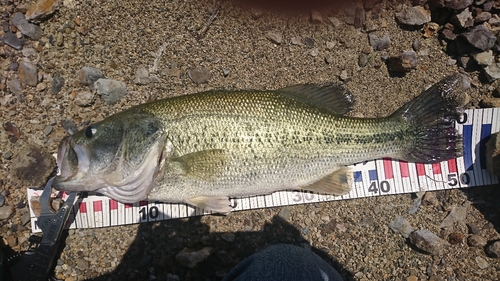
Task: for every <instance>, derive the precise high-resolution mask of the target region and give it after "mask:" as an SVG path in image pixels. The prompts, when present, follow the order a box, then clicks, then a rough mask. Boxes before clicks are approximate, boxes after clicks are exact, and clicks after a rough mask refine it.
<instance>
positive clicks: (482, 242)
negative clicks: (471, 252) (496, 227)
mask: <svg viewBox="0 0 500 281" xmlns="http://www.w3.org/2000/svg"><path fill="white" fill-rule="evenodd" d="M487 243H488V240H486V238H484V237H483V236H481V235H479V234H473V235H471V236H469V238H467V244H468V245H469V246H471V247H476V248H482V247H484V246H486V244H487Z"/></svg>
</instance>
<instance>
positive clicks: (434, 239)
mask: <svg viewBox="0 0 500 281" xmlns="http://www.w3.org/2000/svg"><path fill="white" fill-rule="evenodd" d="M409 238H410V242H411V243H412V244H413V245H414V246H415V247H417V248H419V249H420V250H422V251H424V252H426V253H429V254H431V255H439V254H441V253H442V252H443V250H444V247H445V246H446V245H448V242H447V241H446V240H443V239H441V238H439V236H437V235H436V234H434V233H432V232H430V231H429V230H427V229H420V230H416V231H414V232H412V233H411V234H410V236H409Z"/></svg>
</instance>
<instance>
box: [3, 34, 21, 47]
mask: <svg viewBox="0 0 500 281" xmlns="http://www.w3.org/2000/svg"><path fill="white" fill-rule="evenodd" d="M1 40H2V41H3V42H4V43H5V44H7V45H9V46H11V47H12V48H14V49H16V50H21V49H22V48H23V46H24V43H26V40H25V39H24V38H17V36H16V34H15V33H12V32H6V33H5V34H4V35H3V36H2V38H1Z"/></svg>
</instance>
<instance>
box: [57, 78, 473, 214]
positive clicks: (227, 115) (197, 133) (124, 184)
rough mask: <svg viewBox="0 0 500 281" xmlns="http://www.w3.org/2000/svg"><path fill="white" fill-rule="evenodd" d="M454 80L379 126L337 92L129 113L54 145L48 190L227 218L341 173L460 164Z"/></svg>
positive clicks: (344, 176)
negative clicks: (389, 165)
mask: <svg viewBox="0 0 500 281" xmlns="http://www.w3.org/2000/svg"><path fill="white" fill-rule="evenodd" d="M467 85H468V80H467V78H466V76H464V75H460V74H456V75H452V76H449V77H447V78H444V79H443V80H441V81H440V82H438V83H437V84H435V85H433V86H432V87H430V88H429V89H427V90H425V91H423V93H422V94H421V95H419V96H418V97H417V98H415V99H414V100H413V101H411V102H409V103H407V104H406V105H404V106H403V107H402V108H400V109H399V110H397V111H396V112H394V113H393V114H392V115H390V116H388V117H386V118H352V117H346V116H344V114H345V113H346V112H347V111H348V110H349V108H350V107H351V105H352V102H353V100H352V96H351V94H350V93H349V92H347V91H346V90H345V89H343V88H342V87H340V86H337V85H311V84H308V85H296V86H291V87H287V88H283V89H279V90H275V91H218V90H213V91H207V92H202V93H197V94H192V95H186V96H180V97H175V98H169V99H163V100H158V101H154V102H150V103H146V104H142V105H138V106H135V107H132V108H130V109H128V110H125V111H122V112H120V113H117V114H115V115H112V116H110V117H108V118H106V119H104V120H102V121H100V122H98V123H95V124H92V125H90V126H88V127H86V128H84V129H82V130H81V131H79V132H77V133H75V134H74V135H72V136H68V137H66V138H65V139H63V141H62V142H61V145H60V147H59V151H58V157H57V164H58V167H59V175H58V176H57V177H56V178H55V180H54V183H53V186H54V187H55V188H56V189H59V190H67V191H96V192H99V193H102V194H104V195H107V196H109V197H111V198H113V199H115V200H118V201H120V202H124V203H132V202H137V201H140V200H155V201H163V202H184V203H187V204H191V205H194V206H196V207H200V208H202V209H205V210H212V211H215V212H221V213H227V212H229V211H230V210H231V206H230V203H229V200H228V198H230V197H240V196H250V195H259V194H269V193H272V192H275V191H279V190H288V189H301V190H308V191H314V192H319V193H324V194H334V195H342V194H346V193H348V192H349V190H350V181H351V180H352V179H351V178H350V177H349V176H348V175H349V174H350V173H349V171H348V169H347V168H346V165H349V164H353V163H358V162H362V161H367V160H372V159H376V158H381V157H391V158H396V159H401V160H406V161H410V162H420V163H435V162H439V161H443V160H448V159H451V158H455V157H458V156H461V155H462V137H461V136H460V135H459V134H458V132H457V131H456V130H455V129H454V123H453V122H454V120H457V119H459V118H460V115H461V112H462V108H461V107H462V105H463V103H464V100H465V93H464V89H465V88H467Z"/></svg>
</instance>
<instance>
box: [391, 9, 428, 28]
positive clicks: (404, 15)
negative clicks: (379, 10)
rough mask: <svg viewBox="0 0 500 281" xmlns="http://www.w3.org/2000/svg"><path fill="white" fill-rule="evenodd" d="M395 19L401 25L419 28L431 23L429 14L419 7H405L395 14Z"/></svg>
mask: <svg viewBox="0 0 500 281" xmlns="http://www.w3.org/2000/svg"><path fill="white" fill-rule="evenodd" d="M396 19H397V20H398V22H399V23H401V24H405V25H415V26H419V25H423V24H424V23H427V22H430V21H431V12H430V11H428V10H426V9H424V7H421V6H414V7H406V8H405V9H404V10H403V11H402V12H401V13H396Z"/></svg>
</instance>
